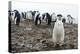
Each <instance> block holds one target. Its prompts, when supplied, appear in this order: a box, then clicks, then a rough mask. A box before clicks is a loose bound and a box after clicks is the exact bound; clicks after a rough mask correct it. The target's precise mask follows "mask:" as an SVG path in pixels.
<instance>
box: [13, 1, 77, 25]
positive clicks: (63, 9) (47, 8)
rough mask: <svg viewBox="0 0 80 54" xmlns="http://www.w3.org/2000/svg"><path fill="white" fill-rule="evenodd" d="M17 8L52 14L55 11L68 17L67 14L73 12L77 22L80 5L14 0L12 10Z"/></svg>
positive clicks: (72, 14)
mask: <svg viewBox="0 0 80 54" xmlns="http://www.w3.org/2000/svg"><path fill="white" fill-rule="evenodd" d="M14 9H17V10H19V11H20V12H21V11H26V12H27V11H30V10H33V11H34V10H38V11H40V13H45V12H48V13H50V14H52V13H53V12H54V13H56V15H57V14H62V15H63V16H64V17H66V15H67V14H71V16H72V17H74V18H75V22H76V23H77V20H78V6H77V5H71V4H56V3H39V2H17V1H16V2H14V1H13V2H12V10H14Z"/></svg>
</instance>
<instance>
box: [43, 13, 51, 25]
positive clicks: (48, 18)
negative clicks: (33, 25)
mask: <svg viewBox="0 0 80 54" xmlns="http://www.w3.org/2000/svg"><path fill="white" fill-rule="evenodd" d="M42 21H43V22H46V23H47V24H48V25H51V16H50V14H49V13H44V14H43V17H42Z"/></svg>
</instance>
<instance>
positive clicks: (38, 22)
mask: <svg viewBox="0 0 80 54" xmlns="http://www.w3.org/2000/svg"><path fill="white" fill-rule="evenodd" d="M38 24H41V16H40V13H39V14H37V15H36V17H35V25H38Z"/></svg>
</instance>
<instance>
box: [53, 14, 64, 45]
mask: <svg viewBox="0 0 80 54" xmlns="http://www.w3.org/2000/svg"><path fill="white" fill-rule="evenodd" d="M58 17H59V18H57V21H56V22H55V25H54V29H53V34H52V40H53V42H54V45H55V46H56V45H57V44H59V45H60V46H61V45H62V44H63V43H64V35H65V34H64V26H63V23H62V21H61V17H62V16H61V15H58Z"/></svg>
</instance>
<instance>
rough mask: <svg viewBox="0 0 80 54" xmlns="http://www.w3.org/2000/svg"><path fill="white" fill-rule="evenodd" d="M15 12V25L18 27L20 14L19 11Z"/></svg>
mask: <svg viewBox="0 0 80 54" xmlns="http://www.w3.org/2000/svg"><path fill="white" fill-rule="evenodd" d="M14 12H15V17H14V23H15V24H16V25H19V23H20V13H19V12H18V10H14Z"/></svg>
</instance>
